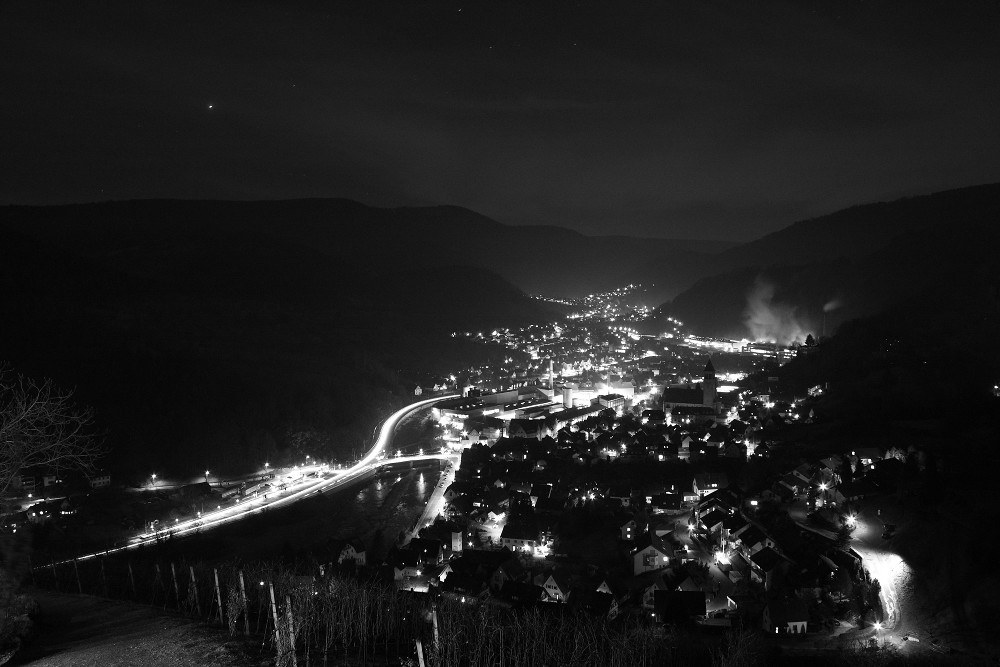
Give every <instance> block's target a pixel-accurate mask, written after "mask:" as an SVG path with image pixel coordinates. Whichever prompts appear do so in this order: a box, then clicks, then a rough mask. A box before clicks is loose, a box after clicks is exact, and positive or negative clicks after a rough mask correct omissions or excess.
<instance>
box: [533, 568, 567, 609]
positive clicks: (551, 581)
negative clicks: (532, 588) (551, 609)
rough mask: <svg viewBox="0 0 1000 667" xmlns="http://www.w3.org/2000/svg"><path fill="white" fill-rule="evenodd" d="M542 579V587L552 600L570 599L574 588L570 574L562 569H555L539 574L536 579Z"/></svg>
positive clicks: (564, 600)
mask: <svg viewBox="0 0 1000 667" xmlns="http://www.w3.org/2000/svg"><path fill="white" fill-rule="evenodd" d="M539 579H540V580H541V582H542V588H543V589H544V590H545V595H546V596H548V600H549V601H550V602H566V601H567V600H569V596H570V592H571V590H572V588H571V586H572V582H571V580H570V578H569V576H568V575H566V574H565V573H564V572H562V571H560V570H553V571H552V572H549V573H548V574H542V575H539V577H536V580H539Z"/></svg>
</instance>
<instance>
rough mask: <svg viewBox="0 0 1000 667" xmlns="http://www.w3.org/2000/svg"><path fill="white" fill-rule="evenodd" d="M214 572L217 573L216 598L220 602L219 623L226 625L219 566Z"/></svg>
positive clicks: (214, 568) (213, 569)
mask: <svg viewBox="0 0 1000 667" xmlns="http://www.w3.org/2000/svg"><path fill="white" fill-rule="evenodd" d="M212 572H213V573H214V574H215V599H216V601H217V602H218V603H219V623H220V624H222V625H225V624H226V619H225V616H224V615H223V613H222V589H220V588H219V568H217V567H213V568H212ZM230 613H232V612H230Z"/></svg>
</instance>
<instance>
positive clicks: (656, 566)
mask: <svg viewBox="0 0 1000 667" xmlns="http://www.w3.org/2000/svg"><path fill="white" fill-rule="evenodd" d="M660 544H661V543H660V540H656V543H655V544H654V541H653V538H652V537H651V536H650V534H649V533H644V534H643V535H642V536H640V537H639V538H638V539H637V540H636V544H635V549H633V550H632V573H633V574H642V573H643V572H653V571H655V570H662V569H663V568H665V567H667V564H668V563H669V558H668V557H667V553H666V551H665V550H664V549H663V548H662V547H661V546H660Z"/></svg>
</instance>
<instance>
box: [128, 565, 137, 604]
mask: <svg viewBox="0 0 1000 667" xmlns="http://www.w3.org/2000/svg"><path fill="white" fill-rule="evenodd" d="M128 583H129V586H130V587H131V588H132V599H133V600H134V599H135V577H134V576H133V575H132V561H129V562H128Z"/></svg>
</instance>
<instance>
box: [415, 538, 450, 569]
mask: <svg viewBox="0 0 1000 667" xmlns="http://www.w3.org/2000/svg"><path fill="white" fill-rule="evenodd" d="M406 548H407V549H409V550H410V551H415V552H416V553H417V554H418V557H419V558H420V562H421V563H423V564H424V565H428V566H433V565H438V564H439V563H440V562H441V561H442V560H443V559H444V544H443V543H442V542H441V540H434V539H429V538H425V537H414V538H413V539H412V540H410V542H409V544H407V545H406Z"/></svg>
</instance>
